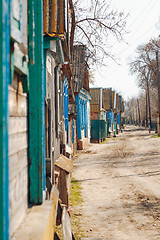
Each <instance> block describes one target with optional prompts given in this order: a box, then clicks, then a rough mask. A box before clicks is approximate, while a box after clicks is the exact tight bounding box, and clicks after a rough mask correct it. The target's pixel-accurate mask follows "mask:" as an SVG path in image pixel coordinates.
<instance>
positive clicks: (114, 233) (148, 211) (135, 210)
mask: <svg viewBox="0 0 160 240" xmlns="http://www.w3.org/2000/svg"><path fill="white" fill-rule="evenodd" d="M159 143H160V139H159V138H156V137H155V133H154V132H152V133H150V134H149V133H148V131H147V130H144V129H140V128H138V127H131V126H130V127H129V128H126V129H125V131H124V132H123V133H121V134H120V135H118V137H116V138H112V137H111V138H109V139H107V141H106V142H105V143H103V144H95V143H94V144H90V146H89V148H88V149H87V150H86V151H85V150H83V151H81V152H79V153H78V155H77V156H76V157H75V159H74V170H73V178H74V179H75V180H76V181H78V182H80V184H81V187H82V190H81V194H82V198H83V203H82V204H81V205H79V206H78V209H76V211H79V212H80V213H81V214H79V216H77V218H79V221H80V225H81V229H82V231H83V233H84V236H85V238H83V239H106V240H122V239H123V240H138V239H140V240H153V239H154V240H155V239H160V232H159V230H160V189H159V184H160V160H159V159H160V149H159V147H158V146H159ZM71 211H74V209H71ZM77 215H78V214H77Z"/></svg>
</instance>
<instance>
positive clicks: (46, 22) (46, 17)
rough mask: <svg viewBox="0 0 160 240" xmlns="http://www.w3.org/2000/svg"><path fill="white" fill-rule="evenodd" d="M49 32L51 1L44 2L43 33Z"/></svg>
mask: <svg viewBox="0 0 160 240" xmlns="http://www.w3.org/2000/svg"><path fill="white" fill-rule="evenodd" d="M48 30H49V0H43V32H44V34H47V33H48Z"/></svg>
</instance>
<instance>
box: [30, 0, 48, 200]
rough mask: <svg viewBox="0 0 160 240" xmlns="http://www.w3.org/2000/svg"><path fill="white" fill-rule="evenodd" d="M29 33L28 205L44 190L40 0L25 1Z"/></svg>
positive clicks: (41, 14)
mask: <svg viewBox="0 0 160 240" xmlns="http://www.w3.org/2000/svg"><path fill="white" fill-rule="evenodd" d="M28 34H29V78H30V89H29V178H30V179H29V180H30V181H29V182H30V186H29V187H30V198H29V201H30V203H31V204H40V203H42V202H43V190H45V106H44V92H45V87H44V71H43V67H44V65H43V1H42V0H28Z"/></svg>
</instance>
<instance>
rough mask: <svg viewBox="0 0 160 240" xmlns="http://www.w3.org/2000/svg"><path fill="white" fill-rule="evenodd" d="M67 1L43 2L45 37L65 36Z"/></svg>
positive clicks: (51, 0) (45, 0)
mask: <svg viewBox="0 0 160 240" xmlns="http://www.w3.org/2000/svg"><path fill="white" fill-rule="evenodd" d="M65 9H67V8H65V0H43V33H44V35H49V36H51V37H54V36H61V37H63V36H64V32H65V14H67V13H66V12H65Z"/></svg>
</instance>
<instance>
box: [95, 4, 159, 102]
mask: <svg viewBox="0 0 160 240" xmlns="http://www.w3.org/2000/svg"><path fill="white" fill-rule="evenodd" d="M111 2H112V5H113V6H114V7H115V8H116V9H117V10H119V11H124V12H125V13H128V12H129V17H128V20H127V31H128V32H129V33H128V34H127V35H126V36H125V41H126V42H127V44H126V43H124V42H122V43H115V42H114V46H113V52H114V54H115V56H116V58H117V59H119V63H120V65H117V64H116V63H114V62H113V61H112V60H111V59H108V62H107V64H108V66H107V67H103V68H101V70H99V71H98V70H96V71H95V74H94V76H95V84H94V86H93V85H91V87H112V89H113V90H117V91H118V92H120V93H121V94H122V96H123V98H124V99H125V100H127V98H130V97H132V96H137V95H138V92H139V90H138V87H137V84H136V76H131V75H130V74H129V66H128V58H129V57H132V56H134V55H135V50H136V48H137V47H138V45H140V44H143V43H147V41H148V40H150V39H151V38H154V37H157V36H158V35H160V29H159V31H158V28H157V27H156V24H157V23H158V21H159V18H160V0H112V1H111Z"/></svg>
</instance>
